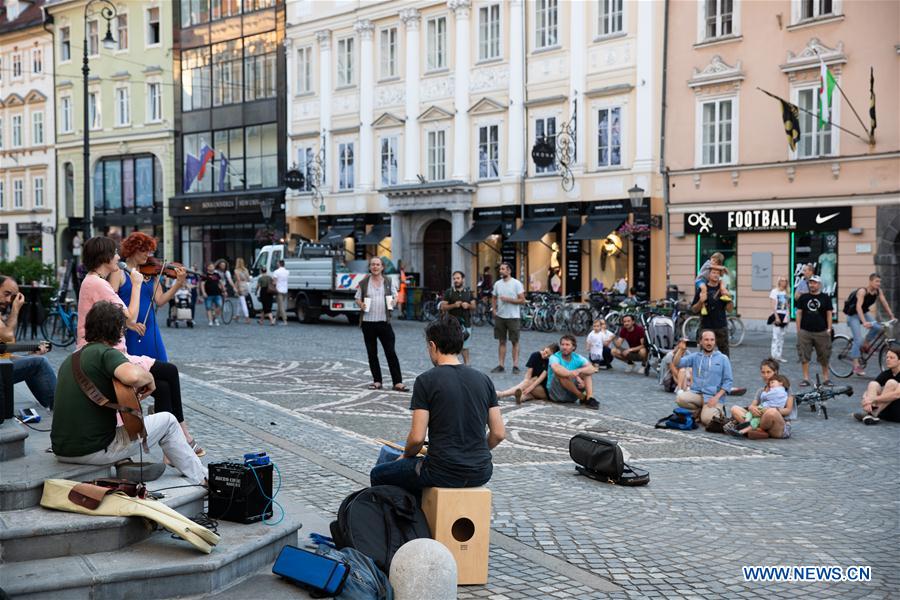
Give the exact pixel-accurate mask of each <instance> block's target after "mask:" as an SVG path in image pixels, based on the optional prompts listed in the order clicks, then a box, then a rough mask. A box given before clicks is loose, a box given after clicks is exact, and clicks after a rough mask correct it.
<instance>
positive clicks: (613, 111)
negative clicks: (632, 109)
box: [597, 106, 622, 168]
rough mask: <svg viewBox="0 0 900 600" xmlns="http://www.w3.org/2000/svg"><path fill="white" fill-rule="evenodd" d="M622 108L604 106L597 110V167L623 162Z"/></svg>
mask: <svg viewBox="0 0 900 600" xmlns="http://www.w3.org/2000/svg"><path fill="white" fill-rule="evenodd" d="M621 110H622V109H621V108H619V107H618V106H616V107H614V108H602V109H600V110H599V111H598V112H597V115H598V117H597V167H599V168H603V167H614V166H617V165H621V164H622V131H621V119H620V117H621Z"/></svg>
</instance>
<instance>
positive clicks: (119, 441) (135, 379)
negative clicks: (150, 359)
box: [50, 301, 207, 484]
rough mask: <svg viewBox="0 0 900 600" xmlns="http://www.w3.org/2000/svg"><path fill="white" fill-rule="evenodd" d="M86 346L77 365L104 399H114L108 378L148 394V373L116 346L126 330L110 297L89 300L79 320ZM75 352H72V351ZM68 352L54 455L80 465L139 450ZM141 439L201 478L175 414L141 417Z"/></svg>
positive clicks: (199, 466) (114, 459) (150, 388)
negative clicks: (87, 387)
mask: <svg viewBox="0 0 900 600" xmlns="http://www.w3.org/2000/svg"><path fill="white" fill-rule="evenodd" d="M84 321H85V322H84V340H85V345H84V346H83V347H82V348H81V349H80V350H79V351H78V353H79V356H80V362H81V370H82V371H83V372H84V374H85V375H86V376H87V377H88V379H90V380H91V381H92V382H93V383H94V385H95V386H97V389H98V390H99V391H100V393H102V394H103V395H104V396H105V397H106V398H108V399H109V400H111V401H113V402H114V401H115V398H116V392H115V389H114V387H113V379H118V380H119V381H121V382H122V383H124V384H125V385H128V386H131V387H133V388H135V389H136V390H137V393H138V397H139V398H144V397H146V396H149V395H150V394H151V393H153V390H154V382H153V376H152V375H151V374H150V372H149V371H147V370H146V369H143V368H141V367H140V366H138V365H136V364H134V363H131V362H129V361H128V358H127V357H126V356H125V354H124V353H122V352H121V351H119V350H117V349H116V348H115V346H116V345H117V344H119V343H120V341H121V339H122V335H123V334H124V333H125V313H124V312H123V311H122V309H121V308H120V307H119V306H117V305H115V304H113V303H110V302H106V301H99V302H96V303H94V305H93V307H92V308H91V310H90V311H89V312H88V314H87V317H86V318H85V319H84ZM72 356H74V355H72ZM72 356H69V357H68V358H66V360H65V361H63V364H62V365H61V366H60V367H59V383H58V385H57V387H56V411H55V415H54V418H53V425H52V426H51V430H50V442H51V445H52V447H53V453H54V454H56V457H57V459H59V460H60V461H61V462H66V463H77V464H85V465H106V464H112V463H115V462H117V461H120V460H122V459H125V458H129V457H131V456H134V455H136V454H138V452H139V449H140V444H141V442H142V440H140V439H136V440H134V441H132V440H131V439H130V438H129V435H128V431H127V430H126V429H125V427H124V426H119V427H117V425H116V421H117V419H116V411H115V410H113V409H111V408H106V407H103V406H100V405H98V404H96V403H95V402H94V401H93V400H91V399H90V398H89V397H88V396H87V395H86V394H85V393H84V391H82V389H81V386H79V385H78V382H77V381H76V380H75V375H74V372H73V368H72ZM144 427H145V428H146V430H147V438H146V444H147V446H148V447H150V448H152V447H153V446H156V445H157V444H158V445H159V446H160V448H162V451H163V453H164V454H165V456H166V458H167V459H168V460H169V462H171V464H172V465H174V466H175V468H176V469H178V470H179V471H181V472H182V473H183V474H184V476H185V477H187V478H188V479H190V480H191V482H193V483H195V484H200V483H204V484H205V482H206V473H207V471H206V468H205V467H204V466H203V464H202V463H201V462H200V459H199V458H198V457H197V455H196V454H195V453H194V450H193V449H192V448H191V446H190V445H189V444H188V443H187V440H186V439H185V437H184V433H183V432H182V430H181V427H180V426H179V424H178V420H177V419H175V417H174V415H172V414H171V413H168V412H157V413H156V414H153V415H147V416H145V417H144Z"/></svg>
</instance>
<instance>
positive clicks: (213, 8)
mask: <svg viewBox="0 0 900 600" xmlns="http://www.w3.org/2000/svg"><path fill="white" fill-rule="evenodd" d="M211 2H212V3H211V5H210V17H211V18H212V19H224V18H226V17H233V16H235V15H239V14H241V0H211Z"/></svg>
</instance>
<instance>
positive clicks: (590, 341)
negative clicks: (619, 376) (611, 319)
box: [587, 319, 616, 369]
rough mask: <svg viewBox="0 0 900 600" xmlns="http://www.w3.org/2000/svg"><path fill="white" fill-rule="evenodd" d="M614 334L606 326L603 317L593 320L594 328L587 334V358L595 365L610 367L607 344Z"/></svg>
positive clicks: (610, 359) (610, 356) (609, 353)
mask: <svg viewBox="0 0 900 600" xmlns="http://www.w3.org/2000/svg"><path fill="white" fill-rule="evenodd" d="M615 337H616V336H615V335H614V334H613V332H612V331H609V330H608V329H607V328H606V321H605V320H604V319H597V320H596V321H594V330H593V331H591V332H590V333H589V334H588V336H587V347H588V352H589V354H588V358H590V360H591V362H592V363H593V364H594V365H596V366H597V367H606V368H607V369H612V359H613V357H612V350H611V349H610V347H609V345H610V343H611V342H612V341H613V338H615Z"/></svg>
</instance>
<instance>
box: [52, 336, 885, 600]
mask: <svg viewBox="0 0 900 600" xmlns="http://www.w3.org/2000/svg"><path fill="white" fill-rule="evenodd" d="M395 329H396V332H397V349H398V353H399V355H400V361H401V365H402V367H403V372H404V380H405V381H406V382H407V383H408V384H409V385H410V386H411V385H412V383H413V380H414V377H415V374H416V373H420V372H422V371H424V370H426V369H427V368H429V367H430V363H429V362H428V357H427V354H426V353H425V348H424V341H423V337H422V324H421V323H409V322H397V323H395ZM163 335H164V338H165V340H166V343H167V346H168V349H169V356H170V358H171V359H172V361H173V362H175V363H176V364H178V366H179V368H180V370H181V372H182V376H183V393H184V396H185V399H186V400H185V401H186V406H187V409H186V416H187V418H188V421H189V422H190V424H191V428H192V430H193V431H194V433H195V435H196V436H197V438H198V439H199V440H200V441H201V442H202V443H203V445H204V446H205V447H206V448H207V450H208V452H209V457H210V458H211V459H212V460H218V459H225V458H233V457H237V456H240V455H241V454H242V453H243V452H246V451H249V450H253V449H264V450H267V451H268V452H269V453H270V454H271V455H273V456H274V457H275V460H276V461H277V462H278V464H279V466H280V469H281V474H282V476H283V478H284V487H283V489H282V492H281V495H280V496H279V499H280V500H281V501H282V502H298V503H301V504H303V505H306V506H310V507H313V508H315V509H316V510H318V511H321V512H322V513H324V514H327V515H333V514H334V512H335V511H336V510H337V507H338V505H339V504H340V501H341V500H342V499H343V498H344V497H345V496H346V495H347V494H349V493H350V492H352V491H354V490H356V489H359V488H360V487H363V486H364V485H366V483H367V480H368V472H369V469H370V468H371V467H372V465H373V464H374V461H375V458H376V457H377V454H378V450H379V445H378V444H377V443H376V442H375V441H374V439H375V438H387V439H396V440H403V439H405V436H406V433H407V431H408V425H409V412H408V410H407V407H408V404H409V395H408V394H399V393H394V392H387V391H373V390H368V389H367V388H366V384H367V383H368V382H369V381H370V376H369V373H368V367H367V365H366V363H365V362H364V361H365V350H364V348H363V344H362V337H361V335H360V333H359V331H358V329H357V328H355V327H351V326H349V325H346V324H345V323H343V322H340V321H329V322H327V323H320V324H317V325H299V324H297V323H291V324H290V325H289V326H287V327H281V326H279V327H269V326H262V327H260V326H257V325H255V324H253V325H243V324H232V325H229V326H224V327H207V326H206V325H205V323H199V324H198V326H197V328H195V329H192V330H187V329H184V328H181V329H177V330H176V329H170V330H164V333H163ZM557 337H558V336H557V335H552V334H540V333H534V332H525V333H524V334H523V354H522V357H521V358H520V360H519V364H520V366H524V362H525V360H526V358H527V352H526V350H527V351H528V352H530V351H533V350H536V349H538V348H539V347H540V346H541V345H542V344H545V343H547V342H549V341H554V340H555V339H556V338H557ZM793 341H794V340H793V338H792V336H790V335H789V337H788V339H787V340H786V347H787V348H792V347H793V346H792V344H793ZM473 342H474V343H473V350H472V358H473V364H474V365H475V366H476V367H477V368H479V369H482V370H484V371H488V370H489V369H490V368H492V367H493V366H494V365H495V364H496V344H495V342H494V341H493V340H492V339H491V332H490V330H489V329H486V328H476V330H475V333H474V338H473ZM582 343H583V341H582ZM767 351H768V336H766V335H763V334H753V333H748V335H747V339H746V340H745V342H744V344H743V345H742V346H741V347H740V348H737V349H735V350H734V351H733V353H732V356H733V362H734V366H735V381H736V384H737V385H743V386H746V387H748V388H750V389H751V390H753V389H755V387H756V385H757V383H758V380H759V376H758V373H757V370H758V365H759V361H760V360H761V359H762V358H763V357H764V356H766V355H767ZM51 356H52V360H53V362H55V363H58V362H60V361H61V360H62V358H64V354H63V353H60V352H54V353H53V354H52V355H51ZM788 356H789V357H791V356H790V354H789V355H788ZM791 358H793V357H791ZM509 368H510V364H509V358H507V373H506V374H501V375H499V376H494V381H495V384H496V385H497V387H498V388H500V387H506V386H508V385H511V384H513V383H515V382H516V381H517V380H518V377H516V376H513V375H511V374H509ZM871 371H872V372H871V373H870V374H874V368H871ZM384 372H385V374H387V369H386V368H385V369H384ZM785 373H786V374H787V375H788V376H789V377H790V378H791V379H792V380H793V381H799V367H798V366H797V365H796V364H795V362H794V361H793V360H792V362H791V363H790V364H788V365H786V366H785ZM654 381H655V380H654V379H653V378H652V377H651V378H645V377H644V376H643V375H641V374H636V373H625V372H624V371H623V370H622V369H621V368H620V367H618V366H617V367H616V369H615V370H613V371H608V372H607V371H602V372H601V373H599V374H598V375H597V376H596V378H595V389H596V390H598V393H597V394H595V395H596V396H597V397H598V398H599V399H600V402H601V408H600V410H599V411H589V410H586V409H581V408H577V407H572V406H558V405H552V404H546V403H526V404H524V405H522V406H518V407H517V406H516V405H515V404H513V403H511V402H504V403H503V404H502V406H503V411H504V417H505V419H506V421H507V428H508V439H507V440H506V441H505V442H504V443H503V444H501V445H500V446H499V447H498V448H497V449H496V450H495V452H494V462H495V466H496V468H495V471H494V477H493V479H492V480H491V482H490V483H489V487H490V488H491V490H492V492H493V510H494V513H493V521H492V526H493V530H494V531H493V534H492V539H491V563H490V581H489V584H488V585H486V586H483V587H481V586H474V587H466V588H461V591H460V597H462V598H482V597H483V598H497V599H503V598H656V597H660V598H662V597H671V598H685V597H690V598H721V597H729V598H731V597H734V598H755V597H760V596H763V595H766V596H772V597H785V598H787V597H791V598H793V597H812V598H831V597H834V598H889V597H891V594H892V593H894V594H895V593H896V590H898V589H900V574H898V571H897V568H896V565H897V563H898V559H900V527H898V517H897V515H898V514H900V511H898V509H900V435H898V434H900V427H898V426H897V425H895V424H890V423H883V424H882V425H880V426H878V427H864V426H862V425H861V424H859V423H857V422H855V421H854V420H853V419H852V417H851V416H850V413H851V412H853V411H854V410H856V408H857V406H858V402H859V396H860V394H861V393H862V391H863V387H864V385H863V383H864V382H863V380H861V379H855V380H848V383H850V384H852V385H853V386H854V388H855V391H856V394H855V395H854V397H852V398H847V397H840V398H837V399H835V400H833V401H831V402H830V404H829V416H830V417H831V418H830V419H828V420H825V419H823V418H822V417H821V416H817V415H816V414H814V413H811V412H807V411H805V410H802V411H801V414H800V418H799V421H798V422H796V423H795V426H794V435H793V437H792V438H791V439H789V440H779V441H765V442H752V441H749V440H743V439H736V438H732V437H727V436H722V435H713V434H707V433H705V432H702V431H700V430H698V431H694V432H680V431H670V430H657V429H654V428H653V425H654V423H655V422H656V420H657V419H658V418H660V417H662V416H664V415H666V414H668V413H669V412H670V411H671V408H672V406H673V396H672V395H669V394H665V393H663V392H662V391H660V390H659V388H658V387H657V386H655V385H654ZM585 429H589V430H593V431H598V432H602V433H603V434H604V435H607V436H609V437H611V438H615V439H617V440H619V442H620V443H621V445H622V447H623V449H624V451H625V453H626V456H627V458H626V460H627V461H629V462H631V463H633V464H635V465H637V466H641V467H645V468H647V469H649V470H650V472H651V478H652V480H651V483H650V484H649V485H648V486H646V487H642V488H621V487H616V486H612V485H606V484H601V483H598V482H595V481H592V480H588V479H585V478H582V477H578V476H577V475H576V474H575V472H574V469H573V468H572V462H571V461H570V460H569V457H568V450H567V447H568V440H569V438H570V437H571V436H572V435H574V434H575V433H577V432H578V431H582V430H585ZM744 565H838V566H851V565H869V566H871V567H872V581H871V582H868V583H850V582H843V583H828V584H826V583H748V582H745V581H744V580H743V576H742V573H741V566H744ZM890 590H894V592H891V591H890Z"/></svg>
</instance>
